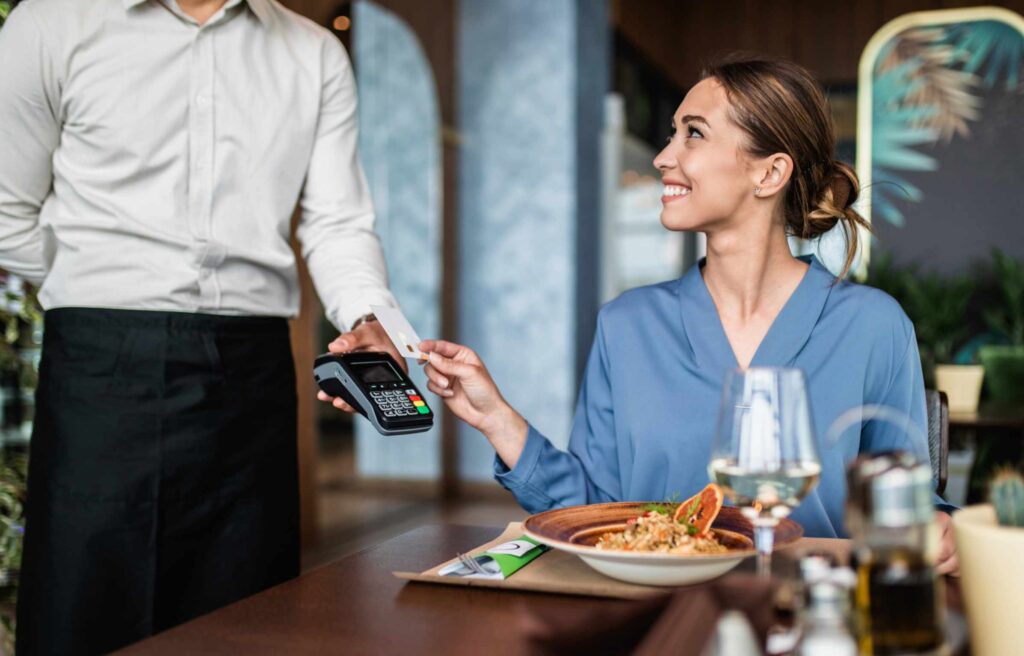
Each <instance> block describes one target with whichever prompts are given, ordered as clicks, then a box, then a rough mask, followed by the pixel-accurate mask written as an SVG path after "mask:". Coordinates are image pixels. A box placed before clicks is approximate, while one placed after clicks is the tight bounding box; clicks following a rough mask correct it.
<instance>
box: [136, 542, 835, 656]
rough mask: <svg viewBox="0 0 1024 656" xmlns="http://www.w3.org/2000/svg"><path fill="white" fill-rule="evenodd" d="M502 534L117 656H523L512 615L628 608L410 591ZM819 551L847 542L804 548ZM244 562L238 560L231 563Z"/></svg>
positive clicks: (399, 562)
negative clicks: (414, 575) (426, 575)
mask: <svg viewBox="0 0 1024 656" xmlns="http://www.w3.org/2000/svg"><path fill="white" fill-rule="evenodd" d="M501 530H502V529H500V528H497V527H482V526H456V525H433V526H425V527H422V528H419V529H416V530H414V531H410V532H409V533H406V534H404V535H401V536H399V537H397V538H394V539H392V540H389V541H387V542H384V543H383V544H380V545H378V546H376V547H372V548H370V549H367V550H365V551H362V552H360V553H358V554H355V555H353V556H349V557H347V558H343V559H341V560H339V561H337V562H334V563H331V564H330V565H326V566H324V567H321V568H319V569H316V570H313V571H311V572H307V573H306V574H303V575H302V576H301V577H299V578H297V579H295V580H292V581H289V582H287V583H284V584H282V585H279V586H277V587H274V588H271V589H269V590H266V591H264V592H262V593H260V594H257V595H254V596H252V597H249V598H247V599H243V600H242V601H239V602H237V603H235V604H232V605H230V606H227V607H225V608H222V609H220V610H217V611H215V612H213V613H210V614H209V615H205V616H203V617H200V618H198V619H195V620H193V621H191V622H188V623H186V624H183V625H181V626H178V627H176V628H173V629H171V630H169V631H165V632H164V633H161V634H159V635H157V636H154V637H152V638H149V639H147V640H144V641H142V642H139V643H136V644H135V645H132V646H130V647H128V648H127V649H125V650H123V651H122V652H119V653H122V654H126V655H143V654H145V655H157V654H168V655H170V654H173V655H174V656H178V655H179V654H380V653H385V652H386V653H395V654H402V653H408V654H445V655H458V654H481V653H487V654H522V653H526V644H525V642H524V639H523V633H522V627H521V625H520V624H519V619H520V618H521V617H522V615H521V614H520V612H519V611H520V610H522V609H524V608H525V607H526V606H527V605H529V607H530V608H531V609H532V610H535V611H538V612H540V613H543V614H557V613H560V612H572V613H574V614H575V613H579V612H585V611H587V610H589V609H593V610H597V609H609V608H614V607H616V606H623V605H625V604H630V603H634V602H629V601H621V600H615V599H598V598H589V597H578V596H568V595H553V594H540V593H527V592H512V591H507V590H502V591H497V590H486V589H481V588H469V587H458V586H439V585H429V584H423V583H409V584H406V582H404V581H401V580H399V579H396V578H394V577H393V576H392V575H391V572H392V571H394V570H409V571H422V570H426V569H428V568H430V567H432V566H433V565H436V564H437V563H440V562H443V561H445V560H447V559H449V558H451V557H452V556H453V555H454V554H455V553H456V552H465V551H468V550H469V549H471V548H473V547H475V546H477V545H479V544H482V543H484V542H486V541H488V540H491V539H493V538H494V537H495V536H497V535H498V534H499V533H500V532H501ZM805 544H807V545H808V546H812V547H814V548H818V549H829V550H833V551H835V550H837V549H838V550H840V551H842V550H843V549H845V541H840V540H809V541H805ZM239 556H240V557H244V556H245V554H239Z"/></svg>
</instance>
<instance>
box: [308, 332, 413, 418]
mask: <svg viewBox="0 0 1024 656" xmlns="http://www.w3.org/2000/svg"><path fill="white" fill-rule="evenodd" d="M327 350H328V351H329V352H331V353H349V352H351V351H384V352H385V353H388V354H390V355H391V357H392V358H394V359H395V362H397V363H398V366H399V367H401V368H402V371H404V372H406V373H408V372H409V365H407V364H406V362H405V358H403V357H402V356H401V355H400V354H399V353H398V350H397V349H396V348H395V345H394V344H392V343H391V339H390V338H389V337H388V334H387V333H386V332H384V327H383V326H381V325H380V322H379V321H377V320H375V319H374V320H371V321H364V322H363V323H361V324H359V325H358V326H356V328H355V330H352V331H351V332H347V333H343V334H341V335H338V337H337V338H336V339H335V340H334V341H333V342H331V343H330V344H328V345H327ZM316 398H318V399H320V400H321V401H324V402H330V403H331V405H333V406H334V407H335V408H337V409H339V410H344V411H345V412H355V411H356V409H355V408H353V407H352V406H350V405H349V404H347V403H345V402H344V401H343V400H342V399H341V398H340V397H334V396H330V395H328V394H327V393H326V392H324V391H323V390H319V391H317V393H316Z"/></svg>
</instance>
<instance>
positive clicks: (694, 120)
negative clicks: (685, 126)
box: [679, 114, 711, 127]
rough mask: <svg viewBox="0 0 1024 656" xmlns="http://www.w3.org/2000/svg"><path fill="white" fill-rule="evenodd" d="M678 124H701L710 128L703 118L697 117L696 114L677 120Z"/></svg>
mask: <svg viewBox="0 0 1024 656" xmlns="http://www.w3.org/2000/svg"><path fill="white" fill-rule="evenodd" d="M679 122H680V123H703V124H704V125H706V126H708V127H711V125H710V124H709V123H708V120H707V119H706V118H704V117H703V116H697V115H696V114H687V115H686V116H683V117H682V118H680V119H679Z"/></svg>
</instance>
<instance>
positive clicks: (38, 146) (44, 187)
mask: <svg viewBox="0 0 1024 656" xmlns="http://www.w3.org/2000/svg"><path fill="white" fill-rule="evenodd" d="M31 12H32V9H31V8H30V7H29V6H27V5H22V6H20V7H18V8H17V9H15V10H14V11H13V12H11V15H10V16H9V17H8V19H7V22H6V23H5V24H4V27H3V28H2V29H0V62H2V65H0V268H3V269H6V270H7V271H10V272H11V273H15V274H17V275H19V276H22V277H24V278H26V279H28V280H29V281H31V282H33V283H36V284H38V283H40V282H41V281H42V279H43V277H44V276H45V274H46V267H45V265H44V258H43V240H42V234H41V232H40V229H39V212H40V209H41V208H42V205H43V201H44V200H45V199H46V196H47V195H48V194H49V193H50V189H51V187H52V185H53V168H52V166H53V165H52V160H53V152H54V150H55V149H56V148H57V144H58V142H59V140H60V121H59V119H58V116H59V102H60V101H59V97H60V92H59V87H58V80H57V72H56V70H55V67H54V62H53V59H52V56H51V53H50V52H49V51H48V49H47V47H46V44H45V42H44V37H43V32H42V30H41V29H40V27H39V25H38V23H37V22H36V19H35V17H34V16H33V15H32V13H31Z"/></svg>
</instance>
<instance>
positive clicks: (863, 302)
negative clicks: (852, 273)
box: [825, 280, 914, 342]
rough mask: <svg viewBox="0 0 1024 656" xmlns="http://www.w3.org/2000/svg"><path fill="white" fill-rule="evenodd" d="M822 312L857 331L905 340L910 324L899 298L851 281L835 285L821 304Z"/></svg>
mask: <svg viewBox="0 0 1024 656" xmlns="http://www.w3.org/2000/svg"><path fill="white" fill-rule="evenodd" d="M825 312H826V314H831V315H833V316H834V318H836V319H839V320H841V321H843V322H844V323H846V324H848V325H851V326H853V327H855V328H856V329H857V331H858V332H860V333H861V334H869V335H870V334H874V335H877V336H879V337H892V338H895V339H897V340H901V341H904V342H905V341H906V340H907V339H909V338H910V337H912V336H913V334H914V326H913V324H912V323H911V321H910V318H909V317H907V313H906V312H904V311H903V307H902V306H900V304H899V301H897V300H896V299H895V298H893V297H892V296H890V295H889V294H887V293H886V292H884V291H882V290H881V289H878V288H876V287H871V286H869V285H864V284H861V283H856V282H851V281H845V280H844V281H841V282H839V283H837V284H836V285H835V288H834V289H833V290H832V293H831V294H830V295H829V300H828V303H827V304H826V306H825Z"/></svg>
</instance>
